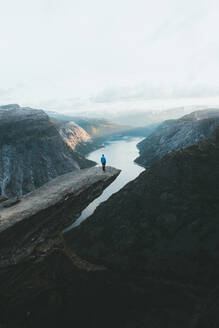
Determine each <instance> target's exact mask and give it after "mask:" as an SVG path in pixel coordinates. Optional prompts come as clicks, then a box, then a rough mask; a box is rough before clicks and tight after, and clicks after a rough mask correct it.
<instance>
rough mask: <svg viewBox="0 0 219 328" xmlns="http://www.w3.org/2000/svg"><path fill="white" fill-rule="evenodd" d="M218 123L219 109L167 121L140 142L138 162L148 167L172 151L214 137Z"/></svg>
mask: <svg viewBox="0 0 219 328" xmlns="http://www.w3.org/2000/svg"><path fill="white" fill-rule="evenodd" d="M217 125H219V110H202V111H197V112H193V113H191V114H189V115H185V116H183V117H182V118H180V119H177V120H170V121H165V122H163V123H162V124H161V125H160V126H159V127H158V128H157V129H156V130H155V132H153V133H152V134H151V135H150V136H149V137H148V138H146V139H145V140H143V141H142V142H140V143H139V144H138V147H139V150H140V156H139V157H138V158H137V159H136V162H137V163H139V164H141V165H144V166H146V167H148V166H150V165H151V164H153V163H155V162H156V161H157V160H159V159H160V158H162V157H163V156H164V155H166V154H168V153H170V152H172V151H176V150H179V149H181V148H185V147H188V146H190V145H193V144H196V143H197V142H199V141H201V140H204V139H206V138H211V137H212V138H213V132H214V130H215V127H216V126H217Z"/></svg>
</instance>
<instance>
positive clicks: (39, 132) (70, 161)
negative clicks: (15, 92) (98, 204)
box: [0, 105, 94, 197]
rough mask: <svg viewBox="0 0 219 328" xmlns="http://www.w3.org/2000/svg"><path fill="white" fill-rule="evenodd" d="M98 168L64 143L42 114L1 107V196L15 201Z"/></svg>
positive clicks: (32, 110) (52, 125)
mask: <svg viewBox="0 0 219 328" xmlns="http://www.w3.org/2000/svg"><path fill="white" fill-rule="evenodd" d="M92 165H94V163H93V162H91V161H88V160H86V159H85V158H84V157H83V156H81V155H80V154H79V153H77V152H74V151H73V149H72V148H71V147H70V146H69V145H68V144H66V142H64V141H63V139H62V137H61V136H60V134H59V132H58V131H57V129H56V127H55V126H54V124H53V123H52V122H51V121H50V120H49V117H48V116H47V114H45V112H43V111H42V110H34V109H31V108H22V107H19V105H7V106H1V107H0V194H1V195H2V196H8V197H12V196H15V195H19V196H20V195H23V194H25V193H28V192H30V191H31V190H34V189H36V188H38V187H40V186H41V185H43V184H44V183H46V182H48V181H49V180H51V179H53V178H55V177H57V176H59V175H61V174H64V173H67V172H70V171H72V170H79V169H80V168H85V167H89V166H92Z"/></svg>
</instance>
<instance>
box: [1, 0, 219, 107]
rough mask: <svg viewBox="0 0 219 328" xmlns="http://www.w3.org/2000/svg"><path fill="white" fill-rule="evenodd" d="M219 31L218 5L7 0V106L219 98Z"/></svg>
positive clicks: (166, 0)
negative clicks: (16, 104)
mask: <svg viewBox="0 0 219 328" xmlns="http://www.w3.org/2000/svg"><path fill="white" fill-rule="evenodd" d="M218 31H219V1H218V0H215V1H214V0H181V1H180V0H153V1H151V0H150V1H149V0H77V1H76V0H19V1H18V0H0V67H1V69H0V104H5V103H9V102H12V103H17V102H18V103H20V104H21V105H24V106H25V105H29V106H35V107H36V106H38V107H39V106H40V107H41V108H48V109H53V108H54V109H60V110H61V109H63V110H65V106H68V109H69V108H71V106H72V108H79V107H80V106H82V107H83V104H82V103H83V102H84V103H87V102H88V101H89V104H92V106H93V107H92V106H91V107H92V108H94V109H95V103H97V104H98V106H99V104H100V103H103V104H106V103H107V104H109V103H114V102H117V101H124V102H127V101H129V100H130V99H131V101H134V100H136V101H139V100H140V101H141V103H142V102H143V101H144V100H145V99H146V100H147V99H163V98H164V99H166V98H181V97H183V98H184V99H185V98H190V99H191V98H192V97H195V98H200V97H202V98H203V97H205V98H206V97H211V99H212V98H216V97H217V96H218V97H219V33H218ZM81 99H86V101H84V100H81ZM201 101H202V100H200V102H201ZM78 103H80V106H79V105H77V104H78ZM81 104H82V105H81ZM218 104H219V101H218ZM77 106H78V107H77ZM89 106H90V105H89ZM98 106H97V107H98ZM89 108H90V107H89ZM124 108H125V106H124Z"/></svg>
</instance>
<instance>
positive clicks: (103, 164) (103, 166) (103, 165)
mask: <svg viewBox="0 0 219 328" xmlns="http://www.w3.org/2000/svg"><path fill="white" fill-rule="evenodd" d="M105 166H106V164H105V163H102V168H103V171H105Z"/></svg>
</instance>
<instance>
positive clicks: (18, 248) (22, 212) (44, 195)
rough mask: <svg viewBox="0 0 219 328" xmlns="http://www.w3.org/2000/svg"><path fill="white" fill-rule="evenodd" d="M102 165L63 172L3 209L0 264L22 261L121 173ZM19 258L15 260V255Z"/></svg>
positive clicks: (1, 212) (0, 220)
mask: <svg viewBox="0 0 219 328" xmlns="http://www.w3.org/2000/svg"><path fill="white" fill-rule="evenodd" d="M119 172H120V171H119V170H116V169H114V168H111V167H108V170H107V171H106V172H105V173H104V172H103V171H102V169H101V168H100V167H97V168H91V169H85V170H80V171H75V172H70V173H67V174H64V175H61V176H59V177H57V178H55V179H53V180H52V181H50V182H48V183H46V184H44V185H43V186H42V187H40V188H38V189H37V190H34V191H32V192H30V193H28V194H26V195H24V196H23V197H22V198H21V200H20V202H18V203H17V204H16V205H13V206H11V207H4V202H2V203H1V206H2V208H1V210H0V266H4V265H6V263H8V264H9V263H10V264H12V263H14V262H19V261H20V260H21V258H22V257H24V258H25V257H26V256H27V254H30V253H31V252H32V251H33V249H34V248H36V247H37V245H38V244H42V243H43V242H45V241H46V242H47V241H48V239H53V238H56V236H57V234H58V233H59V232H61V231H62V230H63V229H64V228H66V227H67V226H68V225H70V224H71V223H72V222H74V220H75V217H77V216H78V215H79V214H80V212H81V211H82V209H83V208H85V207H86V205H87V204H88V203H89V202H91V201H92V200H93V199H94V198H95V197H97V196H99V194H100V193H101V192H102V190H103V189H104V188H105V187H106V186H107V185H108V184H110V183H111V182H112V181H113V180H114V179H115V178H116V176H117V175H118V174H119ZM16 258H17V259H18V260H15V259H16Z"/></svg>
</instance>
